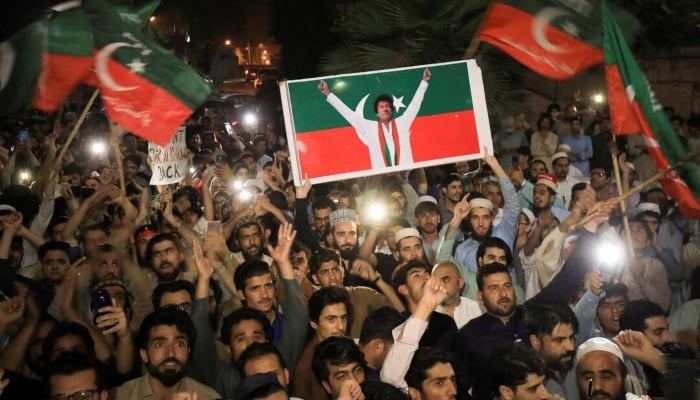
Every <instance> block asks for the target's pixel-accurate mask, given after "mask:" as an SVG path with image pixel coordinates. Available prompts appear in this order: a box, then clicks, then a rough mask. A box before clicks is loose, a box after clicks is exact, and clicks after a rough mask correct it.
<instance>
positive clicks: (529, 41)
mask: <svg viewBox="0 0 700 400" xmlns="http://www.w3.org/2000/svg"><path fill="white" fill-rule="evenodd" d="M615 14H616V17H617V18H618V19H619V20H620V21H621V23H623V26H624V27H625V29H626V30H627V33H628V34H629V35H630V36H628V37H627V38H628V39H631V37H632V36H631V35H633V34H634V33H636V32H637V31H638V30H639V22H638V21H637V20H636V19H635V18H634V16H632V15H631V14H630V13H628V12H626V11H624V10H622V9H616V10H615ZM601 18H602V16H601V3H600V0H578V1H571V0H540V1H520V0H499V1H495V2H492V3H491V5H490V6H489V9H488V11H487V12H486V17H485V18H484V21H483V22H482V25H481V28H480V30H479V32H477V34H476V38H478V39H481V40H483V41H484V42H487V43H489V44H491V45H493V46H496V47H498V48H499V49H501V50H503V51H504V52H506V53H508V54H509V55H510V56H511V57H513V58H515V59H516V60H518V61H519V62H520V63H522V64H523V65H525V66H526V67H528V68H530V69H531V70H533V71H535V72H537V73H539V74H541V75H544V76H546V77H548V78H551V79H568V78H571V77H572V76H574V75H576V74H577V73H579V72H581V71H583V70H585V69H587V68H589V67H591V66H593V65H597V64H601V63H602V62H603V34H602V31H601V29H600V20H601Z"/></svg>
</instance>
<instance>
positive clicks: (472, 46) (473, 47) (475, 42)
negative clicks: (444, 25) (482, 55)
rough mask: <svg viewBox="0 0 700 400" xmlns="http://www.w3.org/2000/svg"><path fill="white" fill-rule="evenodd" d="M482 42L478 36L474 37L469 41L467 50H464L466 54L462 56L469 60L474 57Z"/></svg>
mask: <svg viewBox="0 0 700 400" xmlns="http://www.w3.org/2000/svg"><path fill="white" fill-rule="evenodd" d="M480 44H481V39H477V38H474V39H472V41H471V42H469V47H467V51H465V52H464V56H463V57H462V59H464V60H469V59H471V58H472V57H474V54H476V52H477V50H479V45H480Z"/></svg>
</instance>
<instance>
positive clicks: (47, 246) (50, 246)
mask: <svg viewBox="0 0 700 400" xmlns="http://www.w3.org/2000/svg"><path fill="white" fill-rule="evenodd" d="M50 250H60V251H62V252H64V253H66V256H68V258H70V245H69V244H68V243H66V242H59V241H56V240H49V241H48V242H44V244H42V245H41V246H39V250H37V253H38V254H39V260H42V259H43V258H44V256H45V255H46V253H47V252H48V251H50Z"/></svg>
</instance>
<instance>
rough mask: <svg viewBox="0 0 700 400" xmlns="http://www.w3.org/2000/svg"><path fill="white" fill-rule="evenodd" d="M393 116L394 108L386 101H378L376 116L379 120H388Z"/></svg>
mask: <svg viewBox="0 0 700 400" xmlns="http://www.w3.org/2000/svg"><path fill="white" fill-rule="evenodd" d="M393 117H394V110H393V109H392V105H391V103H389V102H388V101H380V102H379V104H377V118H379V121H381V122H389V121H391V119H392V118H393Z"/></svg>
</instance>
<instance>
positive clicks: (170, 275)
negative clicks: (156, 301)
mask: <svg viewBox="0 0 700 400" xmlns="http://www.w3.org/2000/svg"><path fill="white" fill-rule="evenodd" d="M182 264H183V263H180V264H179V265H178V266H177V268H175V269H173V270H172V272H165V271H162V270H161V268H163V267H170V266H172V264H171V263H169V262H166V263H163V264H161V265H160V267H158V269H156V270H154V271H153V272H154V273H155V274H156V277H158V280H160V281H161V282H172V281H174V280H176V279H177V277H178V276H179V275H180V272H182V269H183V268H182V267H183V265H182Z"/></svg>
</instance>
